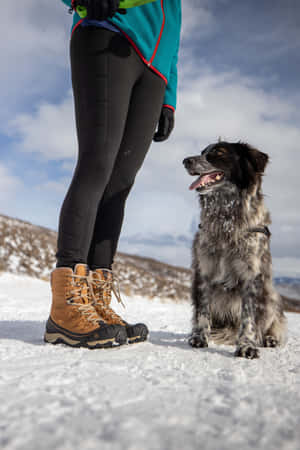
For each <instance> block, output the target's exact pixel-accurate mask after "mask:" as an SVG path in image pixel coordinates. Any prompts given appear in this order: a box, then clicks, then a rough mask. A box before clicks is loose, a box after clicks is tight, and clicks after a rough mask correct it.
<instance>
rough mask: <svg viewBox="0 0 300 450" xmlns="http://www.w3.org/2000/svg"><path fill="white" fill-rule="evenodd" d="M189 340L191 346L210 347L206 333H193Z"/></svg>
mask: <svg viewBox="0 0 300 450" xmlns="http://www.w3.org/2000/svg"><path fill="white" fill-rule="evenodd" d="M188 342H189V344H190V346H191V347H196V348H204V347H208V337H207V336H206V335H205V334H204V333H201V334H200V333H193V334H192V336H191V337H190V338H189V341H188Z"/></svg>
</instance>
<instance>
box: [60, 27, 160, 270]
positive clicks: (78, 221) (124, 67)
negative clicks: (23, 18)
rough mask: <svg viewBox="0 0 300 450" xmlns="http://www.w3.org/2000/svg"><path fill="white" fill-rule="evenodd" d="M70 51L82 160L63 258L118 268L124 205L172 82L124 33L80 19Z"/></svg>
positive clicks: (63, 221)
mask: <svg viewBox="0 0 300 450" xmlns="http://www.w3.org/2000/svg"><path fill="white" fill-rule="evenodd" d="M70 58H71V71H72V86H73V93H74V104H75V117H76V127H77V136H78V144H79V151H78V161H77V165H76V168H75V171H74V174H73V178H72V181H71V184H70V187H69V189H68V192H67V194H66V197H65V199H64V202H63V205H62V208H61V212H60V218H59V228H58V241H57V253H56V258H57V263H56V266H57V267H59V266H69V267H74V264H75V263H78V262H80V263H86V264H88V265H89V267H90V268H91V269H92V270H94V269H95V268H97V267H104V268H111V265H112V263H113V258H114V255H115V252H116V249H117V244H118V239H119V235H120V231H121V226H122V222H123V216H124V206H125V201H126V198H127V196H128V193H129V191H130V189H131V187H132V185H133V183H134V179H135V176H136V174H137V172H138V170H139V169H140V167H141V165H142V163H143V161H144V158H145V156H146V153H147V150H148V148H149V146H150V144H151V141H152V138H153V134H154V132H155V129H156V125H157V123H158V120H159V116H160V112H161V108H162V104H163V97H164V93H165V82H164V81H163V80H162V78H161V77H159V75H157V74H156V73H154V72H153V71H152V70H150V69H149V68H148V67H147V66H146V65H145V64H144V63H143V62H142V61H141V59H140V57H139V56H138V55H137V54H136V52H135V50H134V49H133V48H132V47H131V45H130V44H129V43H128V42H127V40H126V38H124V37H123V36H122V35H121V34H118V33H115V32H113V31H110V30H107V29H103V28H99V27H80V26H79V27H78V28H77V29H76V30H75V32H74V33H73V36H72V38H71V44H70Z"/></svg>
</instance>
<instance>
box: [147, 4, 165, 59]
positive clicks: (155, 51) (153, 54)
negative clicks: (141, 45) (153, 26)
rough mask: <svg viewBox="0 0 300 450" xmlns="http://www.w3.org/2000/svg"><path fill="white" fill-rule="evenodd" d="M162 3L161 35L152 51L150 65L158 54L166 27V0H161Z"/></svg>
mask: <svg viewBox="0 0 300 450" xmlns="http://www.w3.org/2000/svg"><path fill="white" fill-rule="evenodd" d="M160 4H161V10H162V13H163V21H162V24H161V28H160V32H159V36H158V39H157V42H156V45H155V48H154V51H153V53H152V56H151V58H150V60H149V61H148V66H151V64H152V61H153V60H154V58H155V55H156V53H157V50H158V46H159V43H160V41H161V37H162V33H163V29H164V26H165V22H166V16H165V11H164V0H160Z"/></svg>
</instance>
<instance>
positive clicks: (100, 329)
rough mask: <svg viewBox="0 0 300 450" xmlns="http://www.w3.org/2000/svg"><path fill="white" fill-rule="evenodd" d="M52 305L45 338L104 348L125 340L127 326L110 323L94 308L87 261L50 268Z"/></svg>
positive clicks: (48, 340) (56, 342) (49, 340)
mask: <svg viewBox="0 0 300 450" xmlns="http://www.w3.org/2000/svg"><path fill="white" fill-rule="evenodd" d="M51 289H52V306H51V312H50V317H49V319H48V321H47V324H46V332H45V335H44V340H45V341H46V342H49V343H51V344H58V343H63V344H67V345H71V346H73V347H88V348H104V347H112V346H113V345H117V344H124V343H125V342H126V340H127V335H126V333H125V332H124V327H123V326H120V325H117V324H116V325H115V324H112V325H109V324H107V323H105V322H104V321H103V319H102V317H100V316H99V314H98V313H97V311H96V310H95V308H94V306H93V303H94V302H95V299H94V294H93V289H92V286H91V283H90V278H89V268H88V266H87V265H86V264H76V265H75V268H74V271H73V270H72V269H71V268H70V267H57V268H56V269H54V270H53V271H52V272H51Z"/></svg>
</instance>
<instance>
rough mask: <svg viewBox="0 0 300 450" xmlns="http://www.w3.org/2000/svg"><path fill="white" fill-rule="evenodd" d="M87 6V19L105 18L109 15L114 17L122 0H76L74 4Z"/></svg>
mask: <svg viewBox="0 0 300 450" xmlns="http://www.w3.org/2000/svg"><path fill="white" fill-rule="evenodd" d="M74 3H75V5H76V4H77V5H80V6H85V7H86V9H87V17H86V18H87V19H89V20H105V19H107V17H113V15H114V14H115V13H116V12H117V10H118V8H119V5H120V0H75V1H73V2H72V5H73V4H74Z"/></svg>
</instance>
